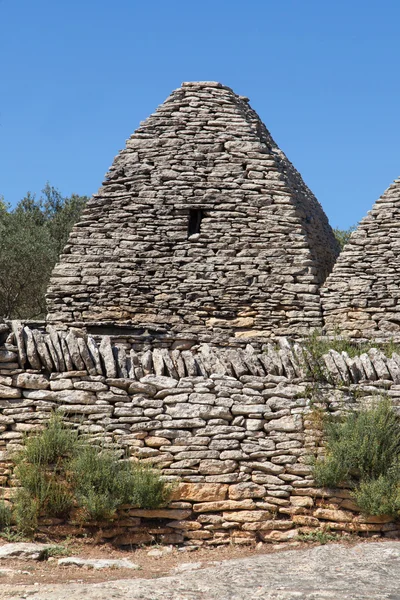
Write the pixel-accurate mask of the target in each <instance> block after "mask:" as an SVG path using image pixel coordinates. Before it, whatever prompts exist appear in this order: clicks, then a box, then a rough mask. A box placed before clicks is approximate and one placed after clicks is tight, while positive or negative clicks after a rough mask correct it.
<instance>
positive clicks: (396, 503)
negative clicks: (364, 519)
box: [353, 473, 400, 517]
mask: <svg viewBox="0 0 400 600" xmlns="http://www.w3.org/2000/svg"><path fill="white" fill-rule="evenodd" d="M353 495H354V499H355V501H356V502H357V504H358V506H359V507H360V508H361V510H362V511H363V512H365V513H367V514H369V515H393V516H395V517H396V516H398V515H399V514H400V478H399V476H398V475H397V476H396V477H394V476H393V475H392V474H391V473H388V474H387V475H379V477H377V478H376V479H369V480H368V479H367V480H365V481H363V480H361V481H360V483H359V485H358V486H357V487H356V488H355V490H354V494H353Z"/></svg>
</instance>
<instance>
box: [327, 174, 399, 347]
mask: <svg viewBox="0 0 400 600" xmlns="http://www.w3.org/2000/svg"><path fill="white" fill-rule="evenodd" d="M399 231H400V179H397V180H396V181H395V182H394V183H393V184H392V185H391V186H390V187H389V188H388V189H387V190H386V192H385V193H384V194H383V195H382V196H381V198H379V200H378V201H377V202H376V203H375V205H374V207H373V208H372V210H371V211H370V212H369V213H368V215H367V216H366V217H365V218H364V219H363V220H362V221H361V223H360V225H359V226H358V228H357V230H356V231H355V232H354V233H353V234H352V236H351V238H350V241H349V243H348V244H347V245H346V246H345V248H344V250H343V252H342V253H341V254H340V256H339V258H338V260H337V262H336V264H335V267H334V269H333V271H332V273H331V275H330V276H329V277H328V279H327V281H326V283H325V285H324V286H323V287H322V289H321V297H322V305H323V310H324V320H325V328H326V329H327V331H329V332H334V331H335V330H336V329H339V330H340V331H341V332H342V333H343V334H345V335H348V336H349V337H353V338H356V337H358V338H360V337H363V338H371V337H372V338H374V339H376V338H384V337H386V338H391V337H393V336H395V337H397V338H398V337H399V333H400V287H399V276H400V252H399V250H400V242H399Z"/></svg>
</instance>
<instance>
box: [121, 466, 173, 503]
mask: <svg viewBox="0 0 400 600" xmlns="http://www.w3.org/2000/svg"><path fill="white" fill-rule="evenodd" d="M132 475H133V476H132V483H131V486H132V490H131V494H132V500H133V504H135V505H137V506H138V507H139V508H158V507H159V506H165V504H166V503H167V502H168V500H169V498H170V496H171V493H172V489H173V486H172V485H171V484H166V483H165V481H163V479H162V478H161V475H160V473H159V472H158V471H157V470H155V469H154V468H153V467H151V466H150V465H143V464H141V463H136V464H134V466H133V468H132Z"/></svg>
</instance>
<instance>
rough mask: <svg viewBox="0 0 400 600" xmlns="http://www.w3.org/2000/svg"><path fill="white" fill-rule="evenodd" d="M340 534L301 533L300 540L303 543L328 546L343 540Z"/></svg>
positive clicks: (323, 532) (328, 532) (326, 532)
mask: <svg viewBox="0 0 400 600" xmlns="http://www.w3.org/2000/svg"><path fill="white" fill-rule="evenodd" d="M341 537H342V536H341V535H340V533H331V532H330V531H321V530H317V531H310V532H308V533H303V532H302V531H300V532H299V534H298V538H299V540H300V541H301V542H317V543H318V544H322V545H324V544H328V543H329V542H337V541H339V540H340V539H341Z"/></svg>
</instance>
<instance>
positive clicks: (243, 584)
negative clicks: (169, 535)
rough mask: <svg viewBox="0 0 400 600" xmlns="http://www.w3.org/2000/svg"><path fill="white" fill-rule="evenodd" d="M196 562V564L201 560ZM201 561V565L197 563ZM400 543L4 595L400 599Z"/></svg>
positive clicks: (73, 599) (7, 589)
mask: <svg viewBox="0 0 400 600" xmlns="http://www.w3.org/2000/svg"><path fill="white" fill-rule="evenodd" d="M195 564H196V563H195ZM197 566H198V565H196V567H197ZM399 578H400V544H399V543H398V542H388V543H367V544H358V545H356V546H353V547H350V546H342V545H339V544H335V545H332V544H330V545H326V546H320V547H317V548H311V549H305V550H290V551H285V552H279V553H276V554H273V555H271V554H265V555H259V556H253V557H251V558H245V559H236V560H229V561H221V562H218V563H216V564H215V565H214V566H212V567H207V568H201V565H200V568H196V569H185V570H183V572H182V573H181V574H179V573H178V574H176V575H173V576H169V577H161V578H157V579H152V580H145V579H125V580H120V581H110V582H102V583H99V584H82V583H70V582H69V583H68V584H51V585H41V586H40V589H38V586H34V585H23V586H20V585H19V586H16V585H12V584H7V583H5V582H4V583H2V586H1V588H0V598H2V599H4V600H6V599H7V600H19V599H20V598H21V597H29V598H31V599H32V600H64V599H65V600H67V599H68V600H81V598H86V599H87V600H109V598H113V599H114V600H128V598H129V599H130V600H131V599H135V598H137V599H139V598H140V599H141V600H187V599H190V600H246V599H247V598H260V599H262V600H366V598H368V600H389V599H390V600H397V599H398V597H399V592H398V582H399Z"/></svg>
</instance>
